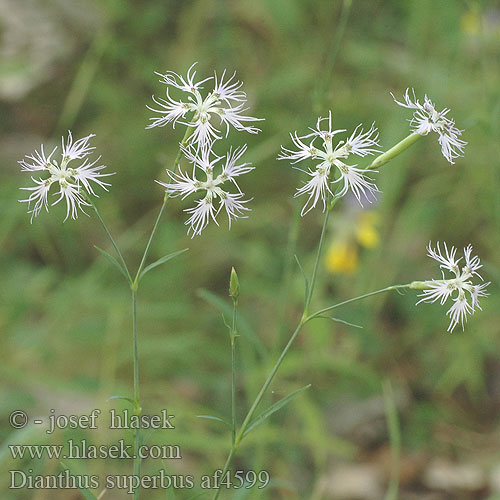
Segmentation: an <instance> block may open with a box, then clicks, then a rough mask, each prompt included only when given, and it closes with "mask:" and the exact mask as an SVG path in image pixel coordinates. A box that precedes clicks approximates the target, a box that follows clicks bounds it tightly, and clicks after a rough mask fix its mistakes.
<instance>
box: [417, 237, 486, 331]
mask: <svg viewBox="0 0 500 500" xmlns="http://www.w3.org/2000/svg"><path fill="white" fill-rule="evenodd" d="M443 246H444V251H442V250H441V248H440V246H439V242H438V243H437V245H436V248H435V249H434V248H432V246H431V243H429V245H428V247H427V255H428V256H429V257H430V258H432V259H434V260H435V261H437V262H439V267H440V268H441V273H442V279H440V280H434V279H433V280H430V281H423V282H414V283H412V284H411V288H417V289H423V292H422V293H421V294H420V295H419V296H420V297H423V298H422V299H421V300H419V301H418V302H417V304H420V303H421V302H436V301H437V300H439V301H440V303H441V304H444V303H445V302H446V301H447V300H448V298H451V299H452V301H453V304H452V306H451V307H450V309H449V310H448V312H447V313H446V314H447V315H448V316H449V317H450V320H451V321H450V326H449V327H448V331H450V332H451V331H453V329H454V328H455V327H456V326H457V325H458V323H460V324H461V325H462V329H463V328H464V323H465V321H467V315H468V314H474V312H475V311H476V309H481V306H480V305H479V297H485V296H487V295H488V294H487V293H486V292H485V289H486V287H487V286H488V285H489V284H490V283H481V284H479V285H477V284H476V285H475V284H473V283H472V281H471V280H472V278H474V276H476V277H477V278H479V279H480V280H481V281H484V280H483V278H482V277H481V276H480V274H479V273H478V272H477V271H478V269H480V268H481V267H482V264H481V262H480V260H479V257H477V256H473V255H472V245H468V246H467V247H466V248H464V257H463V259H464V262H463V265H462V266H460V265H459V263H460V261H461V260H462V257H460V258H459V259H457V257H456V253H457V249H456V248H455V247H453V246H452V247H451V248H450V249H448V247H447V246H446V243H444V245H443ZM444 270H446V271H449V272H451V273H453V275H454V277H453V278H445V274H444Z"/></svg>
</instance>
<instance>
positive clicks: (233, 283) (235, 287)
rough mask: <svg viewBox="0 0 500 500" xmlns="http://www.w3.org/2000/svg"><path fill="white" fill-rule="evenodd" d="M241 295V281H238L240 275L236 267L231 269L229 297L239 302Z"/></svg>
mask: <svg viewBox="0 0 500 500" xmlns="http://www.w3.org/2000/svg"><path fill="white" fill-rule="evenodd" d="M239 295H240V281H239V280H238V275H237V274H236V271H235V269H234V267H232V268H231V278H230V280H229V296H230V297H232V298H233V300H238V297H239Z"/></svg>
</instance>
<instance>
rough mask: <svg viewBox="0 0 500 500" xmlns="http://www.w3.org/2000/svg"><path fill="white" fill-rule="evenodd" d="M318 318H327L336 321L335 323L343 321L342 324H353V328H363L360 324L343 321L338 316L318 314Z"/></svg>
mask: <svg viewBox="0 0 500 500" xmlns="http://www.w3.org/2000/svg"><path fill="white" fill-rule="evenodd" d="M318 318H327V319H331V320H332V321H336V322H337V323H343V324H344V325H348V326H353V327H354V328H363V327H362V326H361V325H355V324H354V323H349V321H345V320H343V319H340V318H334V317H333V316H318Z"/></svg>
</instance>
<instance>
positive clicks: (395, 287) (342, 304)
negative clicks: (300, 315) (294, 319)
mask: <svg viewBox="0 0 500 500" xmlns="http://www.w3.org/2000/svg"><path fill="white" fill-rule="evenodd" d="M401 288H410V284H406V285H392V286H388V287H387V288H382V289H381V290H376V291H374V292H370V293H365V294H363V295H359V296H358V297H354V298H352V299H348V300H344V301H343V302H339V303H338V304H334V305H333V306H329V307H325V308H324V309H320V310H319V311H317V312H315V313H313V314H311V315H310V316H308V317H306V318H305V319H304V323H307V322H308V321H311V320H312V319H314V318H317V317H319V316H321V315H322V314H324V313H326V312H328V311H331V310H333V309H336V308H337V307H340V306H344V305H346V304H350V303H351V302H356V301H358V300H362V299H366V298H367V297H371V296H372V295H378V294H379V293H384V292H389V291H390V290H399V289H401Z"/></svg>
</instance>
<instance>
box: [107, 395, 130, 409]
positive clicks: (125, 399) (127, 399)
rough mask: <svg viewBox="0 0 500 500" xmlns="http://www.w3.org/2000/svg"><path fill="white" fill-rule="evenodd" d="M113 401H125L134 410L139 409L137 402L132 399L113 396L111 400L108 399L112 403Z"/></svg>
mask: <svg viewBox="0 0 500 500" xmlns="http://www.w3.org/2000/svg"><path fill="white" fill-rule="evenodd" d="M113 399H123V400H124V401H128V402H129V403H130V404H131V405H132V406H133V407H134V409H137V402H136V401H134V400H133V399H132V398H127V397H126V396H111V397H110V398H108V401H112V400H113Z"/></svg>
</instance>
